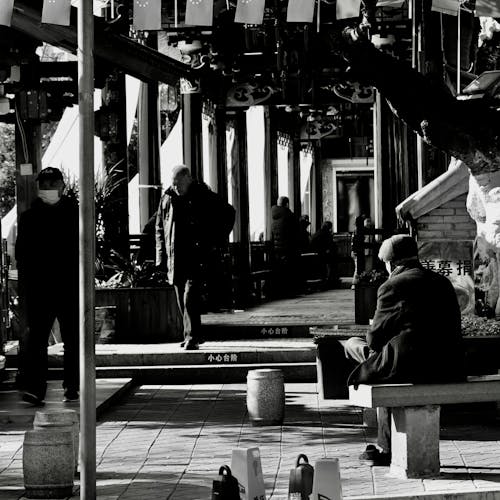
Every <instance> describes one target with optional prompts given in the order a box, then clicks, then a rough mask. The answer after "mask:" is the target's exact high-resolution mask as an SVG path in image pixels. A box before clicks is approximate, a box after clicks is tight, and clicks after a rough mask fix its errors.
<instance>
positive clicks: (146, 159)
mask: <svg viewBox="0 0 500 500" xmlns="http://www.w3.org/2000/svg"><path fill="white" fill-rule="evenodd" d="M146 45H147V46H148V47H151V48H153V49H155V50H157V49H158V39H157V35H156V33H150V34H149V36H148V39H147V43H146ZM159 115H160V109H159V101H158V82H154V83H144V82H141V90H140V93H139V109H138V113H137V116H138V132H139V140H138V168H139V216H140V225H141V228H143V227H144V226H145V225H146V223H147V222H148V220H149V219H150V217H151V216H152V215H153V214H154V212H155V211H156V209H157V208H158V203H159V202H160V194H161V191H160V187H161V183H160V116H159Z"/></svg>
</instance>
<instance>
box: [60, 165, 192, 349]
mask: <svg viewBox="0 0 500 500" xmlns="http://www.w3.org/2000/svg"><path fill="white" fill-rule="evenodd" d="M121 174H122V172H121V170H120V162H118V163H117V164H116V165H114V166H113V167H112V168H111V169H109V171H107V172H102V173H101V174H100V175H99V176H97V177H96V180H95V221H96V266H95V275H96V289H95V306H96V327H97V329H99V328H102V327H103V326H104V327H105V328H106V329H109V328H112V324H113V323H114V332H113V333H111V332H109V331H107V332H106V333H105V335H103V332H100V335H99V340H98V341H100V342H105V343H111V342H112V343H143V342H144V343H158V342H177V341H181V340H182V338H183V335H182V319H181V317H180V315H179V312H178V310H177V299H176V297H175V291H174V288H173V286H171V285H169V284H168V283H167V281H166V276H165V274H164V273H161V272H159V271H158V270H157V269H156V267H155V266H154V264H153V263H148V262H145V263H143V264H138V263H137V262H135V261H133V260H132V258H131V257H130V256H129V255H122V254H120V253H118V252H117V251H115V250H114V249H113V248H112V244H110V238H109V237H108V236H107V234H106V224H107V221H112V220H113V217H112V215H113V213H114V210H115V208H116V203H117V201H119V199H118V198H117V193H118V191H117V190H119V188H120V187H121V185H122V183H123V182H124V177H123V176H122V175H121ZM67 185H68V194H70V195H72V196H74V197H75V198H77V199H78V195H79V192H78V184H77V182H76V181H74V180H73V181H68V183H67Z"/></svg>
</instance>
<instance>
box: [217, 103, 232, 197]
mask: <svg viewBox="0 0 500 500" xmlns="http://www.w3.org/2000/svg"><path fill="white" fill-rule="evenodd" d="M215 130H216V131H217V193H219V195H220V196H221V197H222V198H223V199H224V200H226V201H227V200H228V194H227V193H228V189H229V186H228V185H227V150H226V149H227V144H226V110H225V109H224V107H223V106H221V107H217V108H216V109H215Z"/></svg>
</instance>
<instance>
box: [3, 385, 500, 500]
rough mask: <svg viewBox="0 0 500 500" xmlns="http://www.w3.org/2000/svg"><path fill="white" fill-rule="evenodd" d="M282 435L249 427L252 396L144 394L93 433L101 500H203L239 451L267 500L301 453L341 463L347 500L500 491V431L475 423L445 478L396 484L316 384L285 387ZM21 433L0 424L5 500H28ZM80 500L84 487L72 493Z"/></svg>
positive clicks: (235, 389)
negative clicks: (246, 451) (255, 452)
mask: <svg viewBox="0 0 500 500" xmlns="http://www.w3.org/2000/svg"><path fill="white" fill-rule="evenodd" d="M286 395H287V397H286V417H285V422H284V425H283V426H281V427H280V426H276V427H252V426H251V425H250V424H249V421H248V416H247V413H246V401H245V398H246V386H245V385H243V384H226V385H222V384H220V385H189V386H188V385H186V386H173V385H172V386H167V385H162V386H159V385H158V386H156V385H155V386H151V385H149V386H142V387H139V388H137V389H136V390H135V392H133V393H132V394H130V395H128V396H127V397H126V398H125V399H124V400H123V401H122V402H121V403H120V404H119V405H115V406H113V407H112V408H111V409H110V410H108V412H107V413H106V414H105V415H104V416H103V418H102V419H101V420H100V422H99V423H98V427H97V461H98V466H97V486H98V498H99V499H103V500H115V499H120V500H133V499H134V500H135V499H137V500H146V499H147V500H154V499H171V500H198V499H199V500H207V499H210V494H211V485H212V478H213V477H214V476H215V475H216V474H217V471H218V468H219V466H220V465H222V464H226V463H227V464H230V461H231V450H232V449H233V448H235V447H251V446H258V447H259V448H260V453H261V460H262V468H263V473H264V478H265V483H266V494H267V498H268V500H286V499H287V490H288V475H289V471H290V469H291V468H292V466H293V464H294V461H295V459H296V457H297V455H298V454H299V453H306V454H307V455H308V457H309V459H310V461H311V463H314V461H315V460H316V459H318V458H321V457H324V456H328V457H337V458H339V460H340V467H341V476H342V489H343V495H344V498H352V499H353V500H354V498H356V497H367V496H373V495H380V496H381V497H380V498H386V497H388V496H393V495H398V494H409V493H411V494H414V495H416V494H418V493H426V492H427V493H431V492H436V491H444V492H463V491H469V490H470V491H478V490H483V491H485V490H500V442H499V441H500V428H499V427H497V426H496V425H495V424H494V423H492V424H491V425H485V424H483V425H479V424H474V423H473V422H470V424H468V425H466V426H464V425H452V426H450V427H447V428H445V429H443V431H442V437H441V464H442V473H441V476H440V477H438V478H436V479H424V480H406V481H404V480H398V479H393V478H389V477H387V472H388V468H386V467H372V468H370V467H367V466H363V465H361V464H359V462H358V460H357V456H358V454H359V453H360V451H361V450H362V449H364V446H365V445H366V443H367V442H371V441H372V440H373V438H374V433H373V431H372V430H369V429H367V428H366V427H363V425H362V422H361V414H360V412H359V410H358V409H355V408H352V407H349V406H347V405H346V402H345V401H336V402H334V401H328V402H325V401H321V400H320V399H319V398H318V395H317V392H316V384H287V385H286ZM23 434H24V432H23V429H19V428H17V429H12V428H10V427H9V426H8V425H1V424H0V498H1V499H2V500H14V499H18V498H20V497H21V496H22V493H23V478H22V440H23ZM75 496H76V497H77V496H78V485H77V486H76V487H75Z"/></svg>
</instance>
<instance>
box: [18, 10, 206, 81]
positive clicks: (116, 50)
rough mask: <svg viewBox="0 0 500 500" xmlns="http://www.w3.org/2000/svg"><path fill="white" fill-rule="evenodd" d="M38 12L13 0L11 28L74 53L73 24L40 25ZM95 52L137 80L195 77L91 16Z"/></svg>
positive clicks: (74, 31)
mask: <svg viewBox="0 0 500 500" xmlns="http://www.w3.org/2000/svg"><path fill="white" fill-rule="evenodd" d="M40 18H41V14H40V12H39V10H37V9H36V8H33V7H30V6H29V5H28V2H27V1H22V0H21V1H16V4H15V7H14V12H13V16H12V23H11V27H12V28H13V29H15V30H17V31H19V32H21V33H23V34H25V35H27V36H30V37H32V38H35V39H37V40H40V41H43V42H46V43H49V44H51V45H54V46H57V47H60V48H63V49H66V50H69V51H70V52H72V53H76V49H77V46H78V41H77V30H76V26H73V25H71V26H59V25H55V24H42V23H41V22H40ZM94 21H95V34H94V41H95V43H94V55H95V57H97V58H99V59H101V60H103V61H106V62H108V63H112V64H114V65H116V66H117V67H119V68H120V69H122V70H123V71H125V72H126V73H127V74H129V75H131V76H134V77H136V78H138V79H140V80H143V81H147V82H151V81H160V82H164V83H168V84H171V85H175V84H176V83H177V81H178V80H179V79H180V78H186V79H188V80H194V79H195V78H197V75H196V74H195V72H194V71H193V70H192V69H191V68H190V67H189V66H187V65H186V64H184V63H182V62H180V61H177V60H175V59H172V58H171V57H168V56H166V55H164V54H161V53H160V52H158V51H156V50H154V49H151V48H149V47H146V46H145V45H141V44H139V43H137V42H135V41H133V40H131V39H130V38H128V37H126V36H124V35H120V34H116V33H113V32H112V31H111V30H110V29H109V28H108V26H107V25H106V23H105V22H104V21H103V20H101V19H99V18H96V17H94Z"/></svg>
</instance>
